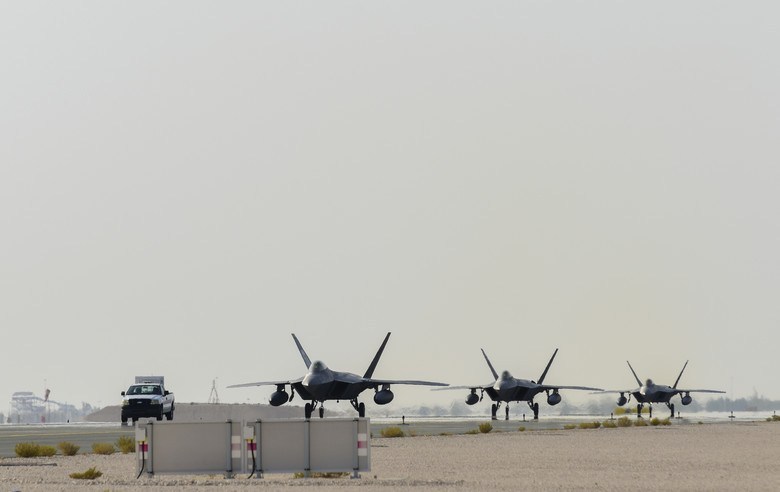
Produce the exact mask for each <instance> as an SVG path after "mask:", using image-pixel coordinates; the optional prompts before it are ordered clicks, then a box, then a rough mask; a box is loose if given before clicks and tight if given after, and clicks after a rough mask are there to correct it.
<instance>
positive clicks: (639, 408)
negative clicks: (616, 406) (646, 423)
mask: <svg viewBox="0 0 780 492" xmlns="http://www.w3.org/2000/svg"><path fill="white" fill-rule="evenodd" d="M641 417H642V404H641V403H637V404H636V418H641Z"/></svg>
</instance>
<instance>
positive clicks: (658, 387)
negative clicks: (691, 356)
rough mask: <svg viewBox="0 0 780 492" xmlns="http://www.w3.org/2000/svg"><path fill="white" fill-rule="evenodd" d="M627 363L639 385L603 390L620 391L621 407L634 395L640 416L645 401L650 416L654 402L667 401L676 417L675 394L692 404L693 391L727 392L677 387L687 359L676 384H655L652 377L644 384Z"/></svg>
mask: <svg viewBox="0 0 780 492" xmlns="http://www.w3.org/2000/svg"><path fill="white" fill-rule="evenodd" d="M626 364H628V368H629V369H631V373H632V374H633V375H634V379H636V384H638V385H639V387H638V388H636V389H632V390H610V391H603V392H602V393H620V397H619V398H618V401H617V404H618V406H620V407H622V406H623V405H625V404H626V403H628V402H629V401H631V396H632V395H633V397H634V399H635V400H636V401H637V405H636V414H637V416H638V417H639V416H641V415H642V408H643V407H644V405H645V403H647V404H648V405H649V406H650V417H652V416H653V407H652V404H653V403H665V404H666V406H667V407H669V410H670V411H671V413H672V417H674V403H672V402H671V399H672V397H673V396H674V395H681V396H680V400H681V402H682V404H683V405H690V404H691V402H692V401H693V398H692V397H691V393H694V392H696V393H725V391H720V390H709V389H679V388H677V384H678V383H679V382H680V378H681V377H682V375H683V372H685V368H686V367H687V366H688V361H687V360H686V361H685V365H683V368H682V371H680V375H679V376H677V381H675V382H674V386H667V385H665V384H655V383H654V382H653V380H652V379H648V380H646V381H645V384H642V381H641V380H640V379H639V377H638V376H637V375H636V371H634V368H633V367H631V363H630V362H628V361H626ZM626 393H628V397H626Z"/></svg>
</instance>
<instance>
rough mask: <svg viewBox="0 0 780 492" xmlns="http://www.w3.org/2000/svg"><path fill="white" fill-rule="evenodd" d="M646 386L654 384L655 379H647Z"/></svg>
mask: <svg viewBox="0 0 780 492" xmlns="http://www.w3.org/2000/svg"><path fill="white" fill-rule="evenodd" d="M645 386H653V380H652V379H648V380H647V381H645Z"/></svg>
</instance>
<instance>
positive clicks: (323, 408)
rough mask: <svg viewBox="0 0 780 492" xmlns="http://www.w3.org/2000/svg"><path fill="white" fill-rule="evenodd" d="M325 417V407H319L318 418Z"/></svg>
mask: <svg viewBox="0 0 780 492" xmlns="http://www.w3.org/2000/svg"><path fill="white" fill-rule="evenodd" d="M324 416H325V407H320V418H322V417H324Z"/></svg>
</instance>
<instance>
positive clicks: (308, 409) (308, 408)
mask: <svg viewBox="0 0 780 492" xmlns="http://www.w3.org/2000/svg"><path fill="white" fill-rule="evenodd" d="M319 405H320V402H318V401H316V400H314V401H312V402H311V403H307V404H306V405H304V406H303V414H304V416H305V417H306V420H309V419H310V418H311V414H312V413H314V410H316V409H317V407H318V406H319ZM319 413H320V418H322V417H324V416H325V407H322V406H320V412H319Z"/></svg>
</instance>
